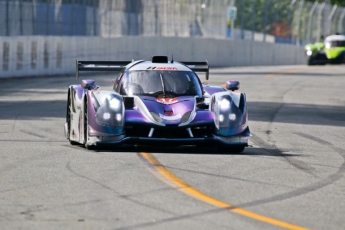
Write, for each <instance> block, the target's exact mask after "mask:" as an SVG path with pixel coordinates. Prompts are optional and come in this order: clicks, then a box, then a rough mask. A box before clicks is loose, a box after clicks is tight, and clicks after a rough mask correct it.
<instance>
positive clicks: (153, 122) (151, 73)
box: [65, 56, 251, 152]
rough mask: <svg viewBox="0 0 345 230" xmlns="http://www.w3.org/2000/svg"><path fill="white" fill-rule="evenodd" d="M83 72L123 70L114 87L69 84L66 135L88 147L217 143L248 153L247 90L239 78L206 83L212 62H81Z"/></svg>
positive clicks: (228, 149) (160, 58) (159, 59)
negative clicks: (202, 78) (203, 77)
mask: <svg viewBox="0 0 345 230" xmlns="http://www.w3.org/2000/svg"><path fill="white" fill-rule="evenodd" d="M76 65H77V74H76V76H77V77H78V76H79V71H109V70H111V71H119V74H118V75H117V77H116V79H115V80H114V86H113V91H102V90H100V87H98V86H97V85H96V84H95V81H94V80H82V81H81V84H80V85H71V86H69V88H68V96H67V98H68V100H67V113H66V124H65V135H66V137H67V139H68V140H69V141H70V143H71V144H83V145H85V147H86V148H95V147H98V146H103V145H111V146H117V145H121V144H150V143H155V144H164V145H166V144H172V145H208V146H213V145H214V146H217V147H218V148H219V150H221V151H226V152H242V151H243V150H244V148H245V147H246V146H247V145H248V137H249V136H251V134H250V131H249V127H248V124H247V120H248V119H247V117H248V115H247V104H246V95H245V93H243V92H240V91H238V89H239V85H240V84H239V82H238V81H228V82H226V89H227V90H229V91H227V90H226V89H224V88H222V87H220V86H203V84H202V83H201V81H200V79H199V77H198V75H197V74H196V72H204V73H205V75H206V79H207V80H208V76H209V66H208V63H207V62H176V61H173V60H171V61H168V58H167V57H166V56H154V57H152V60H151V61H145V60H139V61H132V62H131V61H77V63H76Z"/></svg>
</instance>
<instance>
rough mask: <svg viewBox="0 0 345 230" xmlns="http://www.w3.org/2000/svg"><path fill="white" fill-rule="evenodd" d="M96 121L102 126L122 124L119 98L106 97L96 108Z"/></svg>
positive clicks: (121, 108) (121, 109)
mask: <svg viewBox="0 0 345 230" xmlns="http://www.w3.org/2000/svg"><path fill="white" fill-rule="evenodd" d="M96 122H97V123H98V124H99V125H104V126H113V127H119V126H123V124H124V120H123V107H122V102H121V101H120V99H119V98H116V97H111V98H110V99H109V97H106V98H105V100H104V103H103V104H102V105H101V106H100V107H99V108H98V110H97V113H96Z"/></svg>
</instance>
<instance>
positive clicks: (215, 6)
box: [0, 0, 345, 45]
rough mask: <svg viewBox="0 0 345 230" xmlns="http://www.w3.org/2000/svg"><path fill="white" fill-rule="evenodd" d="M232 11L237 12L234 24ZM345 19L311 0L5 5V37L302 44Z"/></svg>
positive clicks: (26, 0)
mask: <svg viewBox="0 0 345 230" xmlns="http://www.w3.org/2000/svg"><path fill="white" fill-rule="evenodd" d="M229 6H235V7H237V18H236V20H234V21H230V20H228V11H227V9H228V7H229ZM344 20H345V8H342V7H337V6H331V5H327V4H324V3H312V2H307V1H305V0H237V1H236V0H0V36H31V35H43V36H50V35H54V36H100V37H119V36H128V35H130V36H169V37H171V36H174V37H207V38H230V37H231V38H233V39H245V40H259V41H263V42H275V43H291V44H297V45H301V44H304V43H307V42H315V41H319V40H320V39H321V37H322V36H326V35H329V34H334V33H343V32H344ZM232 23H233V25H231V24H232ZM231 28H234V30H233V31H231Z"/></svg>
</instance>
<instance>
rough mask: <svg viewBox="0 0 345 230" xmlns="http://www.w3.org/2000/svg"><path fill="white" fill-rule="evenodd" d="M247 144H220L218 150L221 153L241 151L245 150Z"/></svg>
mask: <svg viewBox="0 0 345 230" xmlns="http://www.w3.org/2000/svg"><path fill="white" fill-rule="evenodd" d="M244 148H245V146H244V145H235V146H231V145H225V144H218V145H217V150H218V152H220V153H241V152H243V150H244Z"/></svg>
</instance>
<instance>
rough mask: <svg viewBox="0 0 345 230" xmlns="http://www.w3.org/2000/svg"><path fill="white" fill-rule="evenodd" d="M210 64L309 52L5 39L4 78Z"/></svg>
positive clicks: (215, 43) (185, 43) (228, 44)
mask: <svg viewBox="0 0 345 230" xmlns="http://www.w3.org/2000/svg"><path fill="white" fill-rule="evenodd" d="M152 55H168V56H170V57H171V56H172V55H173V56H174V60H176V61H205V59H207V60H208V62H209V64H210V67H211V68H212V67H230V66H254V65H294V64H304V63H305V59H304V52H303V47H298V46H292V45H285V44H274V43H267V42H266V43H265V42H255V41H245V40H230V39H213V38H179V37H142V36H126V37H117V38H101V37H80V36H78V37H77V36H75V37H57V36H23V37H21V36H20V37H19V36H18V37H9V36H6V37H0V78H6V77H24V76H37V75H52V74H71V73H75V60H76V59H79V60H94V61H96V60H108V61H115V60H132V59H135V60H137V59H146V60H148V59H150V58H151V56H152Z"/></svg>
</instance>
